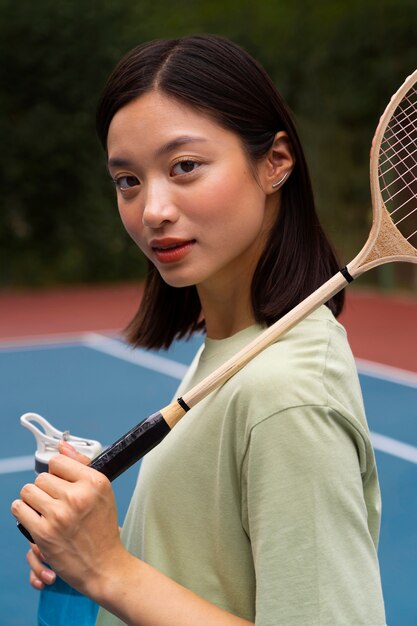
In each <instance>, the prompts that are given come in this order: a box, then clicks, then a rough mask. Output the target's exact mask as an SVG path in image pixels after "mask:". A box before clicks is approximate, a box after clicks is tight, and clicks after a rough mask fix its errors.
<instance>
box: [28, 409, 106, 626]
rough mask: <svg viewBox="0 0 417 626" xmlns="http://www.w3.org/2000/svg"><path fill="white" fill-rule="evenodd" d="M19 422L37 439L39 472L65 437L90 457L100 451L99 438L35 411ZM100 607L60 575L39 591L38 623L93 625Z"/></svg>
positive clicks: (36, 463)
mask: <svg viewBox="0 0 417 626" xmlns="http://www.w3.org/2000/svg"><path fill="white" fill-rule="evenodd" d="M20 423H21V424H22V426H24V427H25V428H27V429H28V430H30V431H31V433H32V434H33V435H34V437H35V439H36V452H35V472H36V474H39V473H40V472H47V471H48V464H49V460H50V459H51V457H53V456H54V455H55V454H58V444H59V442H60V441H62V440H64V441H67V442H68V443H70V444H71V445H72V446H73V447H74V448H75V449H76V450H77V451H78V452H81V454H85V455H86V456H88V458H90V459H94V458H95V457H96V456H97V455H98V454H99V453H100V452H101V444H100V443H99V442H98V441H94V440H93V439H82V438H81V437H75V436H73V435H71V434H70V433H69V431H64V432H61V431H59V430H57V429H56V428H54V427H53V426H51V424H50V423H49V422H48V421H47V420H46V419H45V418H44V417H41V416H40V415H37V414H36V413H25V415H22V417H21V418H20ZM38 426H40V427H41V428H42V429H43V430H40V429H39V428H38ZM98 608H99V607H98V604H96V603H95V602H93V601H92V600H90V598H87V597H86V596H83V595H82V594H81V593H79V592H78V591H76V590H75V589H73V588H72V587H70V586H69V585H68V584H67V583H66V582H64V581H63V580H62V579H61V578H59V577H57V578H56V580H55V582H54V583H53V584H52V585H47V586H45V588H44V589H43V590H42V591H41V592H40V599H39V608H38V626H94V624H95V623H96V618H97V612H98Z"/></svg>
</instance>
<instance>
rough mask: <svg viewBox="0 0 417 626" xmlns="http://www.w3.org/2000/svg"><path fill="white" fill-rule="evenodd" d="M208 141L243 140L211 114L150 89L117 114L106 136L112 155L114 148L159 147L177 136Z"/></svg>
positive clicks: (237, 141)
mask: <svg viewBox="0 0 417 626" xmlns="http://www.w3.org/2000/svg"><path fill="white" fill-rule="evenodd" d="M180 136H181V137H189V138H190V139H191V140H192V139H193V138H196V137H198V138H203V139H204V140H205V141H206V142H215V143H227V142H229V143H230V142H234V143H240V141H239V138H238V136H237V135H235V133H233V132H231V131H229V130H227V129H225V128H224V127H223V126H221V125H220V124H219V123H218V122H217V121H216V120H214V119H213V117H211V116H210V115H208V114H206V113H205V112H202V111H201V110H200V109H197V108H195V107H193V106H191V105H188V104H187V103H185V102H181V101H180V100H177V99H176V98H172V97H169V96H167V95H165V94H162V93H160V92H156V91H151V92H148V93H146V94H144V95H143V96H140V97H139V98H136V99H135V100H132V101H131V102H129V103H128V104H126V105H125V106H124V107H122V108H121V109H119V110H118V111H117V112H116V114H115V115H114V117H113V119H112V121H111V123H110V126H109V132H108V137H107V148H108V152H109V154H110V153H111V152H113V151H115V150H120V149H123V150H126V149H129V148H132V147H133V146H134V147H135V148H136V149H144V150H145V149H147V148H149V149H151V148H152V149H154V150H155V149H158V148H159V147H160V146H161V145H162V144H164V143H167V142H170V141H172V140H174V139H175V138H176V137H180Z"/></svg>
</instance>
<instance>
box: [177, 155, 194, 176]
mask: <svg viewBox="0 0 417 626" xmlns="http://www.w3.org/2000/svg"><path fill="white" fill-rule="evenodd" d="M199 166H200V163H198V162H197V161H192V160H191V159H185V160H184V161H178V163H175V165H174V167H173V168H172V170H171V172H172V174H173V175H174V176H178V175H181V174H191V172H194V170H196V169H197V168H198V167H199Z"/></svg>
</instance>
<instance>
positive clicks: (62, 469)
mask: <svg viewBox="0 0 417 626" xmlns="http://www.w3.org/2000/svg"><path fill="white" fill-rule="evenodd" d="M86 471H88V468H87V467H86V466H85V465H84V463H80V461H78V460H75V459H72V458H70V457H68V456H66V455H64V454H57V455H56V456H53V457H52V458H51V459H50V460H49V473H50V474H54V475H55V476H59V477H60V478H63V479H64V480H67V481H68V482H76V481H77V480H80V479H81V478H82V477H83V476H85V472H86Z"/></svg>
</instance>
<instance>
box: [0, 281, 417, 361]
mask: <svg viewBox="0 0 417 626" xmlns="http://www.w3.org/2000/svg"><path fill="white" fill-rule="evenodd" d="M140 295H141V285H138V284H131V283H130V284H119V285H104V286H102V285H100V286H97V285H85V286H80V287H65V288H61V289H53V290H48V291H42V290H37V291H9V292H4V291H3V292H0V340H3V341H7V340H15V339H28V338H32V337H39V338H40V337H43V336H47V335H62V334H67V333H70V334H73V333H75V334H77V333H80V332H85V331H96V332H97V331H98V332H120V331H121V330H122V329H123V328H124V327H125V326H126V324H127V323H128V322H129V320H130V319H131V317H132V316H133V314H134V312H135V310H136V308H137V306H138V303H139V300H140ZM346 298H347V303H346V308H345V311H344V313H343V315H342V316H341V318H340V319H341V322H342V323H343V324H344V325H345V327H346V329H347V331H348V335H349V340H350V343H351V346H352V349H353V352H354V354H355V356H356V357H357V358H361V359H367V360H370V361H375V362H378V363H383V364H385V365H391V366H394V367H399V368H402V369H406V370H410V371H414V372H417V349H416V347H417V297H412V296H388V295H383V294H381V293H378V292H376V291H368V290H362V289H358V288H351V289H347V290H346Z"/></svg>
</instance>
